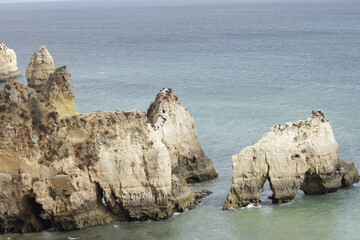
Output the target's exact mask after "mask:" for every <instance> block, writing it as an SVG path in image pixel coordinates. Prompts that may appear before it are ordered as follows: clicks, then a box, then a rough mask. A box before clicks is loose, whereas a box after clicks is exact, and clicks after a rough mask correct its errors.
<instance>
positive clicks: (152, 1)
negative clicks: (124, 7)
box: [0, 0, 360, 6]
mask: <svg viewBox="0 0 360 240" xmlns="http://www.w3.org/2000/svg"><path fill="white" fill-rule="evenodd" d="M56 1H81V2H86V1H93V2H98V3H101V2H103V1H101V0H98V1H95V0H0V3H19V2H24V3H25V2H27V3H28V2H56ZM106 1H110V2H118V3H122V2H123V3H127V4H131V5H145V6H149V5H150V6H151V5H179V4H180V5H193V4H195V5H197V4H208V3H209V4H224V3H305V2H313V3H326V2H331V3H334V2H335V3H336V2H339V3H340V2H343V3H344V2H357V1H358V2H360V0H106Z"/></svg>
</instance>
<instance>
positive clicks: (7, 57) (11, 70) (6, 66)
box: [0, 42, 21, 82]
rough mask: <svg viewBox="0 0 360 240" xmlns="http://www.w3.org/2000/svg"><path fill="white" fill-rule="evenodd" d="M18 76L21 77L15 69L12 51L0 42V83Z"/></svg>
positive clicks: (14, 55) (14, 58)
mask: <svg viewBox="0 0 360 240" xmlns="http://www.w3.org/2000/svg"><path fill="white" fill-rule="evenodd" d="M19 76H21V71H20V70H19V69H18V67H17V59H16V54H15V52H14V50H12V49H10V48H8V47H7V46H6V45H5V44H4V43H3V42H0V81H3V82H4V81H7V80H9V79H13V78H17V77H19Z"/></svg>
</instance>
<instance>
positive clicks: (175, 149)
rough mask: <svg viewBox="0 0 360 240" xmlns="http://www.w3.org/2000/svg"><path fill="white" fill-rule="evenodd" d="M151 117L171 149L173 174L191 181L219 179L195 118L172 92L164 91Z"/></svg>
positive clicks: (159, 95) (149, 117)
mask: <svg viewBox="0 0 360 240" xmlns="http://www.w3.org/2000/svg"><path fill="white" fill-rule="evenodd" d="M147 117H148V120H149V123H150V124H151V126H152V128H153V129H154V130H155V131H156V132H158V134H159V135H160V138H161V139H162V142H163V143H164V144H165V146H166V147H167V149H168V151H169V154H170V159H171V166H172V171H173V173H175V174H176V175H178V176H180V177H182V178H184V179H185V180H186V181H187V182H201V181H205V180H209V179H213V178H216V177H217V176H218V174H217V172H216V171H215V169H214V167H213V163H212V161H211V160H210V159H209V158H208V157H207V156H206V155H205V154H204V151H203V150H202V148H201V145H200V142H199V140H198V138H197V135H196V132H195V130H194V119H193V118H192V117H191V115H190V114H189V112H188V111H187V110H186V109H185V108H184V107H183V106H181V105H180V103H179V101H178V98H177V97H176V96H174V95H173V94H172V91H171V89H167V88H165V89H163V90H161V91H160V93H159V94H158V95H157V96H156V99H155V101H154V102H153V103H152V104H151V105H150V107H149V109H148V112H147Z"/></svg>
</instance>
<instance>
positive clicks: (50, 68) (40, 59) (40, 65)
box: [26, 45, 55, 91]
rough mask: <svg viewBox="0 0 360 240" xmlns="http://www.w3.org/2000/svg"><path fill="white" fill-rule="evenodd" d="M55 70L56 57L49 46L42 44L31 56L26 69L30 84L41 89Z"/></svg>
mask: <svg viewBox="0 0 360 240" xmlns="http://www.w3.org/2000/svg"><path fill="white" fill-rule="evenodd" d="M54 70H55V65H54V59H53V57H52V56H51V55H50V53H49V50H48V48H47V47H46V46H44V45H42V46H40V48H39V49H38V50H37V51H36V52H35V53H34V54H33V55H32V56H31V59H30V62H29V64H28V67H27V69H26V79H27V81H28V86H29V87H31V88H34V89H35V90H36V91H40V89H41V88H42V86H43V85H44V84H45V83H46V82H47V80H48V79H49V76H50V74H51V73H53V72H54Z"/></svg>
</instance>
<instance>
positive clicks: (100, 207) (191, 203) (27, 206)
mask: <svg viewBox="0 0 360 240" xmlns="http://www.w3.org/2000/svg"><path fill="white" fill-rule="evenodd" d="M39 86H41V87H40V88H39V89H38V90H37V91H36V90H35V89H33V88H30V87H27V86H24V85H22V84H19V83H17V82H15V81H13V80H9V81H7V83H6V85H5V87H4V89H3V91H1V92H0V166H1V168H0V189H1V191H0V232H1V233H6V232H30V231H39V230H41V229H44V228H48V227H55V228H56V229H58V230H71V229H81V228H84V227H88V226H94V225H99V224H106V223H110V222H112V221H129V220H147V219H155V220H158V219H165V218H168V217H170V216H172V214H173V212H174V211H184V210H185V209H187V208H189V209H191V208H193V207H195V205H196V202H195V197H196V195H195V193H194V191H193V190H192V189H190V188H189V187H188V186H187V184H186V182H185V179H184V178H183V176H189V175H190V174H183V173H182V172H180V171H177V172H176V173H174V172H173V167H172V158H171V156H172V155H176V156H180V155H181V152H182V151H185V150H186V149H185V150H184V149H181V148H179V149H177V150H175V147H173V146H171V144H170V143H172V142H174V144H175V143H176V144H177V143H178V142H177V141H180V140H181V139H180V136H182V134H195V132H194V130H193V128H192V127H193V120H192V118H189V116H187V115H186V118H183V116H181V114H183V113H186V114H187V112H186V111H185V110H184V109H181V108H180V105H179V103H178V102H177V101H176V102H169V101H168V100H167V99H165V98H163V97H162V96H165V95H166V96H167V97H168V98H169V99H176V97H174V96H173V95H172V92H171V90H170V89H164V90H162V91H161V92H160V93H159V94H158V97H157V98H156V100H155V103H154V105H155V106H164V105H166V106H167V108H166V110H165V111H167V112H168V114H169V115H170V116H171V117H169V121H172V122H173V124H174V125H179V124H178V123H176V121H180V122H181V123H182V124H184V126H190V127H191V129H187V131H186V132H181V133H179V134H178V133H176V132H175V131H174V129H167V128H166V126H165V125H164V126H160V124H156V123H149V119H148V117H147V115H146V114H145V113H142V112H139V111H136V110H134V111H129V112H118V111H114V112H98V113H88V114H78V113H77V112H76V108H75V105H74V97H75V91H74V88H73V86H72V84H71V76H70V74H69V73H68V72H67V70H66V67H60V68H57V69H56V70H55V72H54V73H52V74H51V75H50V76H49V78H48V79H47V81H45V82H41V84H39V85H37V87H39ZM164 101H165V102H166V104H165V103H164ZM179 109H180V110H181V111H179V112H177V111H178V110H179ZM161 110H162V109H161ZM152 111H153V110H152V109H151V108H150V110H149V113H148V115H151V116H153V115H155V113H153V112H152ZM154 111H155V110H154ZM184 111H185V112H184ZM176 116H178V118H176ZM176 119H178V120H176ZM187 121H190V123H189V122H187ZM167 130H169V131H170V130H171V131H172V134H174V136H175V137H176V141H172V140H168V138H171V137H172V135H164V134H163V132H165V131H167ZM183 137H184V139H186V141H185V143H184V144H182V145H181V144H180V145H179V146H186V145H187V144H190V145H191V144H194V145H195V146H196V151H197V152H196V154H199V155H196V156H200V157H202V158H204V156H205V155H204V154H203V151H202V150H201V147H200V144H199V143H198V141H197V138H195V137H196V135H194V136H192V139H191V140H192V141H193V142H191V141H190V140H189V139H187V138H186V136H184V135H183ZM164 142H165V143H166V144H164ZM176 146H177V145H176ZM187 147H188V148H190V146H187ZM186 153H187V152H186ZM194 161H196V159H194ZM201 161H202V160H201ZM206 161H208V162H207V163H208V164H210V165H211V168H212V163H211V162H210V160H208V159H207V158H206ZM191 164H192V166H193V165H196V164H195V163H191ZM203 164H204V163H203V162H201V163H200V165H201V167H194V169H199V172H198V174H199V177H196V179H198V180H201V179H208V178H209V177H207V178H203V177H202V176H204V170H202V169H210V168H209V167H207V166H204V167H203V166H202V165H203ZM187 169H190V170H189V171H191V176H196V173H195V170H194V169H193V168H186V167H184V168H183V170H184V171H186V170H187ZM213 175H214V174H213Z"/></svg>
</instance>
